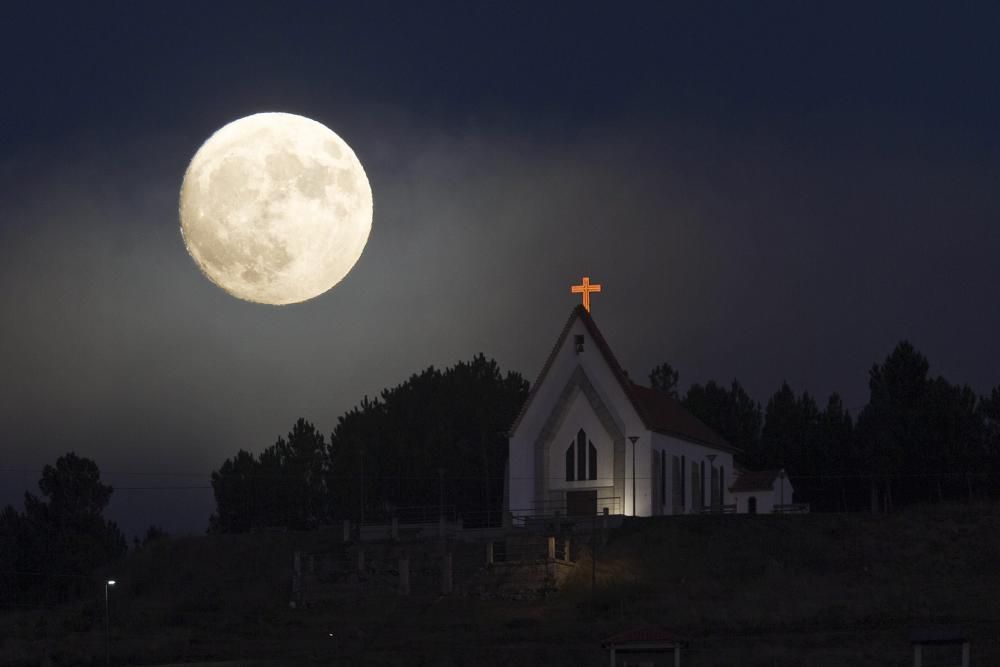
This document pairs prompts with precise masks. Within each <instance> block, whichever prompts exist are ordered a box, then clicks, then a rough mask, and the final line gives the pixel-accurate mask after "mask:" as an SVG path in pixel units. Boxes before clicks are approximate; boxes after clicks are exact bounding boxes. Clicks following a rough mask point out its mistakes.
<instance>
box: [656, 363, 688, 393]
mask: <svg viewBox="0 0 1000 667" xmlns="http://www.w3.org/2000/svg"><path fill="white" fill-rule="evenodd" d="M679 380H680V373H678V372H677V371H676V370H674V367H673V366H671V365H670V364H668V363H667V362H665V361H664V362H663V363H661V364H659V365H658V366H656V367H654V368H653V370H651V371H650V372H649V386H650V387H652V388H653V389H656V390H658V391H662V392H663V393H665V394H667V395H668V396H670V397H672V398H677V383H678V381H679Z"/></svg>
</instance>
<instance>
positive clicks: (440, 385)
mask: <svg viewBox="0 0 1000 667" xmlns="http://www.w3.org/2000/svg"><path fill="white" fill-rule="evenodd" d="M527 394H528V383H527V381H525V380H524V378H523V377H521V375H519V374H518V373H513V372H508V373H502V372H501V370H500V368H499V366H498V365H497V363H496V362H495V361H494V360H492V359H489V360H488V359H486V357H485V356H484V355H482V354H480V355H478V356H476V357H474V358H473V359H472V360H471V361H468V362H459V363H458V364H456V365H455V366H453V367H451V368H447V369H445V370H443V371H442V370H439V369H436V368H434V367H430V368H427V369H426V370H424V371H423V372H421V373H418V374H415V375H412V376H411V377H410V378H409V379H408V380H406V381H405V382H403V383H401V384H400V385H398V386H396V387H393V388H390V389H385V390H383V391H382V392H381V393H380V395H379V396H377V397H375V398H374V399H369V398H368V397H365V398H364V400H362V401H361V404H360V405H359V406H357V407H355V408H354V409H352V410H351V411H349V412H348V413H346V414H344V415H343V416H341V417H340V418H339V419H338V421H337V425H336V428H335V429H334V431H333V433H331V434H330V437H329V439H327V438H326V437H325V436H324V434H322V433H320V432H319V431H317V430H316V428H315V426H314V425H313V424H311V423H309V422H307V421H306V420H304V419H299V420H298V421H297V422H296V424H295V425H294V427H293V428H292V431H291V432H290V433H289V434H288V436H287V437H286V438H279V439H278V440H277V442H275V444H274V445H272V446H271V447H268V448H267V449H265V450H264V451H263V452H261V453H260V455H259V456H254V455H253V454H251V453H250V452H248V451H245V450H240V451H239V452H238V453H237V454H236V456H234V457H233V458H231V459H226V461H225V462H224V463H223V464H222V466H221V467H220V468H219V469H218V470H217V471H215V472H213V473H212V487H213V491H214V493H215V500H216V512H215V513H214V514H213V515H212V517H211V519H210V530H212V531H215V532H231V531H246V530H251V529H254V528H261V527H268V526H287V527H293V528H309V527H314V526H317V525H319V524H322V523H328V522H331V521H336V520H339V519H345V518H349V519H352V520H355V521H357V520H360V519H361V518H362V517H364V519H365V520H378V519H385V518H387V517H388V516H390V515H392V514H394V513H404V512H407V511H416V510H415V509H414V508H416V507H425V508H429V507H436V506H438V505H440V504H443V505H444V506H445V508H446V509H447V510H448V511H449V512H450V513H454V512H455V511H456V509H455V508H460V510H461V512H462V513H463V514H464V515H465V516H466V518H467V519H468V518H471V512H470V510H471V511H474V512H480V511H483V510H487V509H489V508H493V509H494V510H496V511H499V509H500V508H501V507H502V495H503V483H504V471H505V464H506V458H507V429H508V428H509V427H510V424H511V423H512V422H513V420H514V417H515V416H516V415H517V412H518V410H520V408H521V405H522V404H523V403H524V400H525V399H526V398H527ZM483 519H484V520H485V517H483Z"/></svg>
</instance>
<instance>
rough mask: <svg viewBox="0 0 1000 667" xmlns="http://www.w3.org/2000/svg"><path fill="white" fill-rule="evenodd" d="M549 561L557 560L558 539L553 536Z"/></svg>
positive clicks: (551, 537)
mask: <svg viewBox="0 0 1000 667" xmlns="http://www.w3.org/2000/svg"><path fill="white" fill-rule="evenodd" d="M548 559H549V560H555V559H556V538H555V537H553V536H549V551H548Z"/></svg>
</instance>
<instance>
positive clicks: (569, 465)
mask: <svg viewBox="0 0 1000 667" xmlns="http://www.w3.org/2000/svg"><path fill="white" fill-rule="evenodd" d="M575 446H576V445H575V443H573V442H570V443H569V449H567V450H566V481H567V482H572V481H573V480H574V479H575V477H573V472H574V470H575V468H574V466H573V448H574V447H575Z"/></svg>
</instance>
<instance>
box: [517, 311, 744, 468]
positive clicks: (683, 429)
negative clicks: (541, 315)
mask: <svg viewBox="0 0 1000 667" xmlns="http://www.w3.org/2000/svg"><path fill="white" fill-rule="evenodd" d="M577 318H580V320H581V321H582V322H583V324H584V326H585V327H586V328H587V332H588V333H589V334H590V336H591V338H592V339H593V340H594V343H595V344H596V345H597V349H598V350H600V351H601V355H602V356H603V357H604V360H605V362H607V364H608V366H609V367H610V368H611V372H612V373H613V374H614V375H615V378H616V379H617V380H618V384H619V385H620V386H621V388H622V391H624V392H625V395H626V396H628V398H629V400H630V401H631V403H632V406H633V407H634V408H635V411H636V412H637V413H638V414H639V417H640V419H642V423H643V425H645V427H646V428H648V429H649V430H651V431H655V432H657V433H663V434H666V435H671V436H675V437H678V438H681V439H683V440H688V441H691V442H694V443H697V444H700V445H704V446H706V447H711V448H713V449H719V450H722V451H725V452H737V451H738V450H737V449H736V448H735V447H733V446H732V445H730V444H729V443H728V442H726V441H725V439H724V438H723V437H722V436H720V435H719V434H718V433H716V432H715V431H713V430H712V429H711V428H709V427H708V426H707V425H706V424H705V423H704V422H702V421H701V420H700V419H698V418H697V417H695V416H694V415H693V414H691V413H690V412H688V411H687V410H685V409H684V407H683V406H682V405H681V404H680V403H679V402H678V401H677V400H676V399H673V398H671V397H670V396H668V395H667V394H665V393H663V392H660V391H657V390H655V389H650V388H648V387H642V386H640V385H637V384H635V383H634V382H632V381H631V380H629V379H628V376H627V375H626V374H625V371H624V370H622V367H621V365H620V364H619V363H618V360H617V359H615V355H614V353H613V352H612V351H611V346H610V345H608V342H607V341H606V340H605V339H604V336H603V335H602V334H601V331H600V330H599V329H598V328H597V324H596V323H595V322H594V318H593V317H591V316H590V313H589V312H587V309H586V308H584V307H583V306H582V305H577V306H576V307H575V308H574V309H573V312H571V313H570V316H569V319H568V320H567V321H566V325H565V326H564V327H563V330H562V333H561V334H559V338H557V339H556V344H555V345H554V346H553V347H552V351H551V352H550V353H549V356H548V359H546V360H545V365H544V366H542V370H541V372H540V373H539V374H538V378H537V379H536V380H535V382H534V383H533V384H532V385H531V391H530V392H529V393H528V398H527V400H525V401H524V405H522V406H521V412H520V413H519V414H518V415H517V418H516V419H515V420H514V424H513V425H512V426H511V428H510V432H511V433H513V432H514V431H515V430H517V427H518V426H519V425H520V423H521V419H522V418H523V417H524V414H525V413H526V412H527V410H528V406H529V405H531V402H532V400H533V399H534V398H535V393H536V392H537V390H538V387H539V386H541V384H542V382H543V381H544V379H545V376H546V375H548V373H549V369H550V368H551V367H552V362H553V361H554V360H555V356H556V353H557V352H558V351H559V348H560V347H562V344H563V341H565V339H566V336H567V335H569V331H570V329H571V328H572V326H573V322H574V321H575V320H576V319H577Z"/></svg>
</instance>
